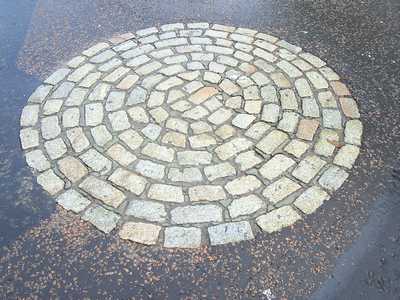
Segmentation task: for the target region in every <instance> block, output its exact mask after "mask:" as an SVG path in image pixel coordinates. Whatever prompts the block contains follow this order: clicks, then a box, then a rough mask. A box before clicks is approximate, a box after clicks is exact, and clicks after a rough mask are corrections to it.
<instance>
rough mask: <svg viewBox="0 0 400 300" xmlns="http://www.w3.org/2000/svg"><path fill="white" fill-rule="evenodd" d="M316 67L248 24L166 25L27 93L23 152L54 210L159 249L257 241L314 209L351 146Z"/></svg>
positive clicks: (104, 46)
mask: <svg viewBox="0 0 400 300" xmlns="http://www.w3.org/2000/svg"><path fill="white" fill-rule="evenodd" d="M359 117H360V115H359V112H358V107H357V104H356V101H355V100H354V99H353V98H352V97H351V95H350V92H349V90H348V89H347V88H346V86H345V85H344V84H343V83H342V82H341V81H340V78H339V76H338V75H337V74H336V73H335V72H334V71H333V70H332V69H331V68H329V67H327V66H326V63H325V62H323V61H322V60H321V59H319V58H317V57H315V56H313V55H312V54H310V53H307V52H303V51H302V49H301V48H299V47H297V46H294V45H292V44H290V43H288V42H286V41H284V40H279V39H278V38H276V37H274V36H271V35H268V34H264V33H259V32H257V31H255V30H251V29H246V28H234V27H228V26H223V25H217V24H214V25H211V24H208V23H191V24H186V25H185V24H167V25H163V26H161V27H160V28H155V27H153V28H148V29H144V30H139V31H137V32H136V33H134V34H133V33H127V34H123V35H120V36H117V37H113V38H112V39H110V40H108V41H104V42H100V43H98V44H96V45H94V46H93V47H91V48H89V49H87V50H85V51H83V52H82V54H81V55H80V56H77V57H75V58H73V59H72V60H70V61H69V62H68V63H67V64H66V66H64V67H62V68H60V69H59V70H57V71H56V72H54V73H53V74H52V75H51V76H50V77H49V78H47V79H46V80H45V81H44V83H43V84H42V85H41V86H39V87H38V88H37V90H36V91H35V92H34V93H33V94H32V95H31V96H30V98H29V100H28V104H27V105H26V106H25V108H24V109H23V112H22V116H21V127H22V129H21V132H20V138H21V145H22V148H23V150H24V151H25V155H26V160H27V163H28V165H29V166H30V167H32V168H33V169H34V172H35V174H37V181H38V183H39V184H40V185H41V186H42V187H43V188H44V189H45V190H46V191H47V192H49V193H50V194H51V195H53V196H54V198H55V199H56V201H57V203H58V204H59V205H61V206H62V207H64V208H65V209H67V210H71V211H73V212H75V213H77V214H79V215H80V216H81V217H82V218H83V219H84V220H86V221H88V222H90V223H92V224H93V225H94V226H95V227H97V228H98V229H100V230H102V231H103V232H105V233H110V232H116V233H118V234H119V236H120V237H121V238H123V239H128V240H131V241H134V242H138V243H142V244H148V245H151V244H160V245H163V246H165V247H182V248H195V247H200V246H201V245H205V244H212V245H218V244H225V243H230V242H237V241H241V240H248V239H253V238H254V237H255V235H256V234H257V233H259V232H262V231H265V232H274V231H277V230H280V229H282V228H284V227H286V226H289V225H291V224H293V223H295V222H296V221H298V220H300V219H301V218H302V216H304V215H305V214H310V213H312V212H314V211H315V210H316V209H317V208H318V207H319V206H320V205H321V204H322V203H323V202H324V201H326V200H328V199H329V197H330V195H331V194H332V193H333V192H334V191H335V190H337V189H338V188H339V187H340V186H341V185H342V184H343V182H344V181H345V180H346V178H347V177H348V169H350V168H351V167H352V166H353V164H354V162H355V160H356V158H357V156H358V154H359V149H360V148H359V147H360V145H361V136H362V124H361V122H360V120H359Z"/></svg>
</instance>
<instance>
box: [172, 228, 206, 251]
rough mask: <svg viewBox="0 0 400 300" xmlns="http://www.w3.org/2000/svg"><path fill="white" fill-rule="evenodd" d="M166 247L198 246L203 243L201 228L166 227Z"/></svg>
mask: <svg viewBox="0 0 400 300" xmlns="http://www.w3.org/2000/svg"><path fill="white" fill-rule="evenodd" d="M164 235H165V237H164V247H167V248H198V247H200V245H201V229H200V228H196V227H178V226H172V227H167V228H165V232H164Z"/></svg>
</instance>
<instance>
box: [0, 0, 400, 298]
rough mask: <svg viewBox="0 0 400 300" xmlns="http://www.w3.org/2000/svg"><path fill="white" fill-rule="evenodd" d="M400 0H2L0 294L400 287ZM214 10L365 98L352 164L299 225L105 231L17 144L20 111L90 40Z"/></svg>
mask: <svg viewBox="0 0 400 300" xmlns="http://www.w3.org/2000/svg"><path fill="white" fill-rule="evenodd" d="M399 20H400V2H399V1H398V0H388V1H350V0H345V1H340V0H337V1H287V0H285V1H196V2H193V1H171V0H167V1H123V0H108V1H103V0H91V1H89V0H84V1H65V0H64V1H61V0H38V1H19V0H16V1H5V0H0V36H1V37H2V41H1V43H0V100H1V103H2V109H1V110H0V120H1V122H2V126H1V127H0V176H1V177H0V178H1V180H0V187H1V189H0V246H1V247H2V248H1V249H0V295H1V297H2V298H4V299H21V298H23V299H25V298H27V299H30V298H39V299H47V298H61V299H72V298H73V299H80V298H85V297H88V298H96V299H99V298H113V299H115V298H122V299H127V298H130V299H274V298H276V299H310V298H313V299H400V218H399V215H400V205H399V202H400V193H399V188H400V162H399V159H400V158H399V150H400V86H399V79H400V75H399V74H400V47H399V46H400V42H399V41H400V22H399ZM178 21H180V22H189V21H206V22H209V23H213V22H216V23H221V24H226V25H234V26H241V27H247V28H254V29H257V30H259V31H262V32H271V33H272V34H274V35H277V36H279V37H280V38H282V39H285V40H287V41H289V42H292V43H294V44H296V45H299V46H301V47H303V49H305V50H306V51H309V52H311V53H313V54H314V55H316V56H318V57H320V58H322V59H323V60H325V61H327V62H328V64H329V65H330V66H331V67H332V68H333V69H335V70H336V71H337V72H338V74H339V75H340V76H341V77H342V78H343V79H344V81H345V82H346V83H347V85H348V86H349V87H350V89H351V91H352V94H353V95H354V97H355V98H356V99H357V100H358V103H359V106H360V109H361V120H362V121H363V124H364V127H365V128H364V137H363V142H364V144H363V147H362V152H361V155H360V157H359V159H358V161H357V163H356V166H355V167H354V168H353V169H352V171H351V176H350V177H349V179H348V180H347V181H346V183H345V184H344V185H343V187H342V188H341V189H340V190H338V191H337V192H336V193H335V196H334V197H333V198H332V199H331V200H329V202H327V203H326V204H324V205H323V206H322V207H321V208H320V209H319V210H318V211H317V212H316V213H314V214H312V215H310V216H308V217H307V218H306V219H305V220H304V221H303V222H300V223H297V224H296V225H295V226H294V227H293V228H288V229H285V230H283V231H281V232H279V233H275V234H264V235H262V236H259V237H257V239H255V240H253V241H249V242H243V243H240V244H237V245H226V246H219V247H211V248H204V249H200V250H171V249H163V248H156V247H145V246H140V245H133V244H131V243H127V242H124V241H121V240H120V239H119V238H118V237H113V236H110V235H108V236H106V235H103V234H102V233H100V232H98V231H96V230H94V229H93V228H92V227H91V226H89V225H87V224H86V223H84V222H83V221H80V220H79V219H78V218H77V217H75V216H74V215H73V214H70V213H67V212H65V211H63V210H59V209H57V208H56V206H55V204H54V201H53V200H52V199H51V198H50V197H49V196H48V195H47V194H45V193H44V192H43V191H42V190H41V188H40V187H39V186H38V185H37V184H36V181H35V178H34V176H33V175H32V174H31V173H30V170H29V168H28V167H27V166H26V164H25V159H24V157H23V155H22V151H21V150H20V146H19V141H18V134H19V116H20V113H21V110H22V107H23V106H24V105H25V103H26V100H27V98H28V96H29V95H30V93H31V92H32V91H33V90H34V89H35V87H37V86H38V85H39V83H40V81H41V80H43V79H44V78H46V77H47V76H48V75H49V74H50V73H51V72H52V71H53V70H55V69H56V68H57V66H58V65H59V64H60V63H62V62H65V61H67V60H68V59H69V58H71V57H73V56H74V55H76V54H78V53H80V52H81V51H82V50H83V49H85V48H87V46H89V45H91V44H93V43H94V42H95V41H96V40H99V39H101V38H104V37H111V36H112V35H114V34H115V33H124V32H127V31H136V30H138V29H141V28H147V27H150V26H154V25H159V24H164V23H173V22H178Z"/></svg>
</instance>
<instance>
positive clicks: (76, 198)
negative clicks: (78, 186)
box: [56, 189, 91, 213]
mask: <svg viewBox="0 0 400 300" xmlns="http://www.w3.org/2000/svg"><path fill="white" fill-rule="evenodd" d="M56 201H57V203H58V204H59V205H61V206H62V207H63V208H64V209H66V210H71V211H73V212H75V213H80V212H81V211H83V210H84V209H85V208H86V207H88V206H89V205H90V203H91V202H90V200H89V199H87V198H86V197H85V196H83V195H82V194H80V193H78V192H77V191H76V190H72V189H70V190H67V191H65V192H64V193H62V194H61V195H60V196H58V197H57V199H56Z"/></svg>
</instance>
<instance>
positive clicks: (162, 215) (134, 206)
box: [125, 199, 167, 222]
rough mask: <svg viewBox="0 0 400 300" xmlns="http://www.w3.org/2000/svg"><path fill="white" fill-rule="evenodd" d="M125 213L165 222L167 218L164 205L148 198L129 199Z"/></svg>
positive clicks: (151, 220) (147, 219)
mask: <svg viewBox="0 0 400 300" xmlns="http://www.w3.org/2000/svg"><path fill="white" fill-rule="evenodd" d="M125 213H126V214H127V215H128V216H132V217H135V218H139V219H143V220H146V221H150V222H165V221H166V219H167V211H166V209H165V205H163V204H161V203H158V202H152V201H148V200H138V199H133V200H130V201H129V204H128V207H127V209H126V211H125Z"/></svg>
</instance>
